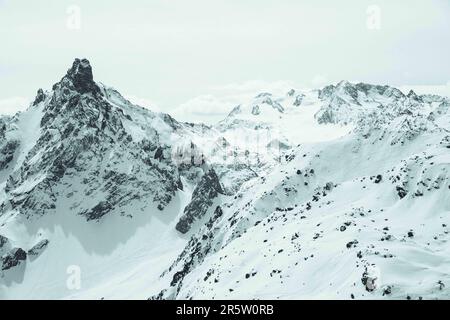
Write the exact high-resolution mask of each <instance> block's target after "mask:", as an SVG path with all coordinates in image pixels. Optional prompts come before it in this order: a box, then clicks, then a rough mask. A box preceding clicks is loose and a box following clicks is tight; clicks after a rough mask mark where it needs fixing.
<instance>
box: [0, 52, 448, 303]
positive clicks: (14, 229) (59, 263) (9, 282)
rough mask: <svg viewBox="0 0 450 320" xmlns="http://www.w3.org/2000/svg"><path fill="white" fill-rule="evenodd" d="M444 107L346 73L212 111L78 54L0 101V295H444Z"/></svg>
mask: <svg viewBox="0 0 450 320" xmlns="http://www.w3.org/2000/svg"><path fill="white" fill-rule="evenodd" d="M449 106H450V100H449V98H447V97H441V96H436V95H418V94H416V93H415V92H413V91H410V92H409V93H407V94H405V93H403V92H402V91H400V90H399V89H396V88H394V87H391V86H380V85H371V84H364V83H357V84H353V83H350V82H347V81H342V82H340V83H338V84H335V85H329V86H326V87H324V88H322V89H321V90H296V89H292V90H289V91H288V92H286V93H285V94H284V95H275V94H272V93H268V92H264V93H260V94H257V95H255V97H254V98H253V99H250V100H249V101H243V102H242V103H241V104H240V105H239V106H236V107H235V108H234V109H232V111H231V112H230V114H229V115H228V116H227V117H226V118H225V119H224V120H222V121H220V122H219V123H217V124H216V125H213V126H206V125H203V124H192V123H183V122H180V121H177V120H175V119H173V118H172V117H171V116H170V115H168V114H164V113H155V112H152V111H151V110H148V109H144V108H142V107H139V106H137V105H134V104H132V103H131V102H129V101H128V100H127V99H126V98H125V97H123V96H122V95H121V94H120V93H119V92H118V91H116V90H115V89H113V88H111V87H108V86H106V85H104V84H102V83H100V82H96V81H95V80H94V73H93V70H92V67H91V65H90V63H89V61H88V60H86V59H75V61H74V62H73V64H72V66H71V67H70V68H69V69H68V71H67V72H66V74H65V75H64V76H63V77H62V78H61V80H60V81H59V82H57V83H55V84H54V85H53V87H52V89H51V90H43V89H39V90H38V92H37V95H36V98H35V100H34V101H33V103H31V105H30V106H29V108H28V109H27V110H26V111H25V112H22V113H18V114H16V115H14V116H2V117H0V268H1V271H0V298H32V299H35V298H92V299H101V298H105V297H106V298H142V299H144V298H152V299H178V298H184V299H191V298H193V299H195V298H215V299H227V298H255V299H258V298H288V299H295V298H339V299H340V298H343V299H353V298H356V299H370V298H394V299H416V298H417V299H422V298H433V299H434V298H449V297H450V296H449V294H448V290H446V286H448V285H450V274H449V272H448V270H449V269H450V268H449V266H450V262H449V259H448V257H449V254H450V251H449V250H450V247H449V245H448V243H449V242H448V240H449V232H450V229H449V226H450V220H449V219H450V216H449V213H450V207H449V204H450V198H449V197H450V196H449V194H450V175H449V171H450V133H449V131H450V127H449V123H450V111H449ZM70 270H80V272H81V274H82V276H81V280H80V283H81V286H80V288H78V289H73V288H71V287H70V286H68V285H67V277H68V274H69V273H70ZM36 288H39V290H37V289H36Z"/></svg>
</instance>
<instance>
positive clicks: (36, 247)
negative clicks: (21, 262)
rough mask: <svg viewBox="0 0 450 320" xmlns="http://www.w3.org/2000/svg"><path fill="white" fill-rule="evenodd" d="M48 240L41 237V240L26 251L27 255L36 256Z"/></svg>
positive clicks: (46, 244)
mask: <svg viewBox="0 0 450 320" xmlns="http://www.w3.org/2000/svg"><path fill="white" fill-rule="evenodd" d="M49 242H50V241H48V240H47V239H43V240H41V241H39V242H38V243H36V244H35V245H34V246H33V247H32V248H31V249H30V250H28V252H27V253H28V256H29V257H31V258H36V257H38V256H39V255H40V254H41V253H42V252H43V251H44V250H45V248H46V247H47V246H48V244H49Z"/></svg>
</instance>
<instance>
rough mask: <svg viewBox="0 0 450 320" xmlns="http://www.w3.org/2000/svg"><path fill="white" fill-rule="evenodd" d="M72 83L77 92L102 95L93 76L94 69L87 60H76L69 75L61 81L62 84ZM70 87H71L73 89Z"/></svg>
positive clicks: (68, 72) (68, 71)
mask: <svg viewBox="0 0 450 320" xmlns="http://www.w3.org/2000/svg"><path fill="white" fill-rule="evenodd" d="M66 81H68V82H70V83H71V84H72V86H73V89H75V90H76V91H77V92H79V93H81V94H84V93H89V92H90V93H94V94H97V93H98V94H100V88H99V87H98V86H97V84H96V83H95V81H94V76H93V74H92V67H91V64H90V63H89V60H87V59H78V58H76V59H75V61H74V62H73V64H72V67H71V68H70V69H69V70H67V74H66V75H65V76H64V78H63V79H62V80H61V82H60V83H63V84H64V83H66ZM72 86H70V87H72Z"/></svg>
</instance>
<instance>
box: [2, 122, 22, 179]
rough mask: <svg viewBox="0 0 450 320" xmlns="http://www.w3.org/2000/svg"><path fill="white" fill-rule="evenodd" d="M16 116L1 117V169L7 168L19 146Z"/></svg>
mask: <svg viewBox="0 0 450 320" xmlns="http://www.w3.org/2000/svg"><path fill="white" fill-rule="evenodd" d="M14 121H15V119H14V118H11V117H0V171H2V170H4V169H6V168H7V166H8V165H9V163H10V162H11V161H12V160H13V158H14V155H15V153H16V151H17V149H18V147H19V144H20V142H19V140H18V139H17V137H16V131H17V128H16V127H15V126H14Z"/></svg>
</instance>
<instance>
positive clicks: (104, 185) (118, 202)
mask: <svg viewBox="0 0 450 320" xmlns="http://www.w3.org/2000/svg"><path fill="white" fill-rule="evenodd" d="M110 94H114V95H115V96H114V99H115V100H114V103H112V102H110V100H108V99H107V96H108V95H110ZM38 96H39V94H38ZM38 100H39V99H38ZM117 103H119V105H120V106H119V105H117ZM135 112H136V113H139V112H142V111H141V110H140V109H138V107H136V106H133V105H132V104H130V103H129V102H128V101H126V100H125V99H124V98H123V97H122V96H120V94H119V93H117V92H113V90H110V91H108V90H107V88H105V87H103V86H102V87H99V86H98V85H97V84H96V83H95V82H94V81H93V78H92V69H91V66H90V64H89V62H88V61H87V60H79V59H76V60H75V62H74V63H73V66H72V68H71V69H69V71H68V72H67V75H65V76H64V77H63V78H62V80H61V81H60V82H58V83H57V84H55V85H54V86H53V92H52V93H51V96H49V97H48V99H45V103H44V105H43V106H42V118H41V119H40V135H39V137H38V139H37V141H36V143H35V144H34V146H33V147H32V148H31V149H30V150H29V151H28V153H27V155H26V156H25V157H24V160H23V162H22V163H21V165H20V167H18V168H17V169H16V170H14V171H13V172H12V173H11V174H10V175H9V176H8V178H7V181H6V186H5V191H6V194H7V199H6V201H5V202H4V203H0V214H1V213H3V212H6V211H8V210H12V209H14V210H17V211H18V212H20V213H21V214H23V215H25V216H27V217H29V216H41V215H44V214H45V213H46V212H48V211H51V210H54V209H56V202H57V199H58V198H59V197H65V198H67V199H68V200H67V201H69V203H70V207H71V209H72V210H74V211H75V212H77V213H78V214H81V215H83V216H85V217H86V219H88V220H93V219H99V218H101V217H103V216H104V215H105V214H107V213H109V212H111V211H113V210H117V211H119V212H120V214H126V213H127V210H125V209H123V208H124V207H125V206H128V205H131V203H132V202H133V201H135V202H139V206H140V208H143V207H145V206H148V205H151V204H152V203H155V205H156V206H157V207H158V208H159V209H160V210H163V209H164V208H165V206H166V205H167V204H168V203H169V202H170V201H171V199H172V198H173V196H174V195H175V193H176V191H177V190H178V188H179V187H180V186H181V184H180V176H179V173H178V169H177V166H176V165H175V164H173V163H172V161H171V159H169V158H168V159H166V158H165V157H164V156H163V155H165V154H167V155H170V154H171V153H170V150H168V151H166V149H168V148H170V146H167V145H165V144H164V143H161V142H160V141H159V133H158V131H157V130H156V129H154V128H148V131H149V132H150V133H149V134H148V137H146V139H144V140H141V141H134V140H133V137H132V136H131V134H130V131H129V130H127V127H126V126H125V123H128V125H135V124H134V123H132V120H131V117H130V115H129V114H127V113H130V114H133V113H135ZM143 116H145V117H148V118H149V119H152V118H151V117H156V116H155V115H154V114H153V113H151V112H149V111H148V112H146V113H145V114H143ZM1 120H2V119H1V118H0V137H1V136H2V135H5V134H6V133H5V132H6V131H7V125H6V124H5V125H4V126H3V125H2V121H1ZM3 122H5V121H3ZM173 122H174V123H173V124H172V125H174V126H175V124H176V121H175V120H173ZM5 123H6V122H5ZM3 127H5V128H6V129H5V130H3V129H2V128H3ZM170 128H171V127H168V128H164V129H165V130H168V131H169V132H166V133H165V134H168V133H170V130H172V129H170ZM11 136H12V135H11ZM7 141H9V142H7V143H6V144H5V143H4V142H3V141H2V139H0V170H1V169H2V168H4V167H6V166H7V165H8V163H10V162H11V160H12V159H13V157H14V154H15V150H16V149H17V147H18V146H19V143H18V142H17V141H14V140H11V139H10V140H7ZM150 141H151V142H150ZM158 147H159V149H158V150H159V154H158V155H157V156H156V158H155V155H154V153H155V152H156V151H155V150H156V149H157V148H158ZM163 151H164V152H163ZM157 153H158V152H157ZM124 164H126V165H124ZM74 177H75V178H74ZM76 179H79V180H80V181H79V185H78V186H77V182H75V180H76ZM80 199H89V200H90V201H80Z"/></svg>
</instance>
